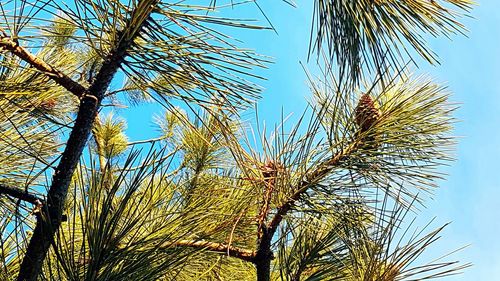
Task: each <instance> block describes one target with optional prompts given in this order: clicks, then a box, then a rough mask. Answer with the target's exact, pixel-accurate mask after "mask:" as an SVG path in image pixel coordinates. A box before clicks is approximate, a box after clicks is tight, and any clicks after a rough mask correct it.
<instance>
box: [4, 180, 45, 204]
mask: <svg viewBox="0 0 500 281" xmlns="http://www.w3.org/2000/svg"><path fill="white" fill-rule="evenodd" d="M0 194H5V195H8V196H11V197H14V198H17V199H19V200H22V201H26V202H28V203H31V204H33V205H39V204H43V202H44V200H43V199H41V198H39V197H37V196H36V195H34V194H31V193H28V192H27V191H25V190H24V189H22V188H19V187H14V186H8V185H4V184H0Z"/></svg>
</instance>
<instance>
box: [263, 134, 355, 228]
mask: <svg viewBox="0 0 500 281" xmlns="http://www.w3.org/2000/svg"><path fill="white" fill-rule="evenodd" d="M359 145H360V142H359V141H355V142H353V143H351V144H350V145H349V146H348V147H347V148H345V149H342V150H341V151H339V152H337V153H336V154H335V155H333V156H332V157H331V158H330V159H328V160H327V161H325V162H323V163H322V164H321V165H320V166H319V167H318V168H317V169H315V170H314V171H312V172H310V173H309V174H307V175H306V176H305V178H306V179H304V180H302V181H301V182H300V183H299V185H298V186H297V187H295V188H294V190H295V193H293V194H292V196H290V198H288V200H287V201H286V202H285V203H283V204H282V205H281V206H280V207H278V209H277V211H276V214H275V215H274V217H273V218H272V220H271V221H270V222H269V224H268V226H267V227H268V229H269V232H270V233H272V234H273V235H274V233H275V232H276V229H277V228H278V226H279V224H280V223H281V221H282V220H283V218H284V217H285V215H286V214H287V213H288V212H289V211H290V210H291V209H292V207H293V206H294V205H295V202H296V201H297V200H299V199H300V197H301V196H302V195H303V194H304V193H305V192H306V191H307V190H308V189H309V187H310V186H311V184H312V183H315V182H317V181H318V180H321V179H322V178H324V177H325V176H326V175H327V174H328V173H329V172H331V171H332V170H333V169H335V168H336V166H337V165H338V164H339V163H340V161H342V160H343V159H344V158H345V157H346V156H347V155H349V154H351V153H352V152H353V151H354V150H356V149H357V148H358V147H359Z"/></svg>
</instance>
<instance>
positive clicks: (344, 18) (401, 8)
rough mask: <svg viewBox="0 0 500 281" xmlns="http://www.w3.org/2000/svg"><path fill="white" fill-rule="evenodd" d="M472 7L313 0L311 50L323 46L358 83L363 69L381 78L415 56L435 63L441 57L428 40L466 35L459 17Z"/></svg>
mask: <svg viewBox="0 0 500 281" xmlns="http://www.w3.org/2000/svg"><path fill="white" fill-rule="evenodd" d="M472 4H473V2H472V1H470V0H410V1H398V0H354V1H352V0H325V1H315V4H314V13H315V18H314V21H315V22H314V24H313V27H314V33H315V35H316V37H315V38H314V41H311V49H312V50H313V49H315V50H317V52H318V53H320V50H321V49H323V48H325V49H326V50H327V51H328V56H329V57H331V59H332V60H333V59H335V60H336V62H337V63H338V65H340V66H341V67H342V68H341V69H342V70H344V73H348V74H349V75H351V76H352V77H353V78H354V79H358V78H360V77H361V75H363V73H364V72H363V71H362V68H363V65H367V66H368V69H371V70H376V71H377V72H378V73H379V74H382V73H386V71H387V69H390V68H393V69H395V70H396V71H397V70H400V69H401V68H402V66H403V65H404V64H405V63H404V62H405V61H406V60H407V59H408V58H411V57H413V56H414V54H417V55H419V56H421V57H422V58H423V59H425V60H426V61H428V62H429V63H431V64H435V63H437V62H438V61H437V55H436V54H435V53H434V52H433V51H432V50H431V49H430V48H429V47H428V45H427V43H426V37H428V35H431V36H434V37H437V36H440V35H443V36H446V37H449V36H450V35H451V34H453V33H463V32H464V31H465V27H464V25H462V24H461V23H460V22H459V21H458V19H459V18H460V17H462V16H463V15H464V14H467V12H468V11H469V10H470V9H471V6H472ZM323 45H324V46H323Z"/></svg>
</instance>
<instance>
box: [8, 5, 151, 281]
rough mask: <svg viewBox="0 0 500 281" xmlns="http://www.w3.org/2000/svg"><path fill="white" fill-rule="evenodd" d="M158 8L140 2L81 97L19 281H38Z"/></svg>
mask: <svg viewBox="0 0 500 281" xmlns="http://www.w3.org/2000/svg"><path fill="white" fill-rule="evenodd" d="M156 4H157V1H156V0H143V1H139V3H138V5H137V10H139V9H140V10H141V11H137V10H136V11H133V12H132V13H131V15H132V17H131V19H130V21H128V23H127V25H126V26H125V28H124V31H125V32H119V33H118V34H117V36H116V38H117V39H116V43H115V46H114V48H113V49H112V50H111V51H110V53H109V54H108V55H107V56H106V57H105V59H104V62H103V64H102V67H101V69H100V70H99V72H98V73H97V75H96V76H95V79H94V82H93V83H92V85H91V86H90V87H89V88H88V90H86V91H84V92H82V93H81V94H82V95H81V100H80V106H79V109H78V115H77V118H76V121H75V124H74V126H73V130H72V131H71V134H70V136H69V139H68V141H67V145H66V148H65V149H64V152H63V154H62V157H61V161H60V162H59V165H58V166H57V168H56V170H55V173H54V177H53V179H52V185H51V186H50V189H49V192H48V196H47V204H46V206H44V208H43V210H42V212H43V214H42V215H41V216H38V217H37V224H36V227H35V229H34V231H33V236H32V237H31V240H30V243H29V245H28V248H27V250H26V255H25V257H24V259H23V261H22V264H21V267H20V270H19V276H18V278H17V280H18V281H25V280H26V281H36V280H37V276H38V275H39V273H40V271H41V268H42V264H43V261H44V259H45V256H46V254H47V252H48V250H49V247H50V245H51V244H52V243H53V239H54V235H55V233H56V231H57V229H58V228H59V226H60V224H61V220H62V213H63V208H64V204H65V201H66V197H67V194H68V187H69V184H70V182H71V178H72V176H73V173H74V170H75V168H76V166H77V164H78V161H79V160H80V156H81V155H82V152H83V149H84V147H85V145H86V144H87V141H88V139H89V136H90V134H91V131H92V127H93V124H94V122H95V119H96V117H97V113H98V110H99V108H100V106H101V102H102V99H103V98H104V95H105V92H106V90H107V89H108V87H109V85H110V83H111V80H112V79H113V77H114V76H115V74H116V72H117V71H118V69H119V68H120V66H121V65H122V63H123V62H124V60H125V57H126V56H127V54H128V53H127V52H128V50H129V49H130V48H131V46H132V44H133V41H134V39H135V38H136V37H137V35H138V34H139V32H140V31H141V29H142V26H143V25H144V23H145V22H146V19H147V18H148V17H149V15H150V14H151V13H152V11H153V9H154V7H155V6H156ZM136 12H138V13H139V16H140V17H141V19H142V20H138V19H137V18H134V14H135V13H136ZM120 33H121V34H120ZM3 41H5V40H2V42H3Z"/></svg>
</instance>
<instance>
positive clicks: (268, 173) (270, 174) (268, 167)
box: [260, 160, 284, 180]
mask: <svg viewBox="0 0 500 281" xmlns="http://www.w3.org/2000/svg"><path fill="white" fill-rule="evenodd" d="M260 169H261V171H262V175H263V176H264V179H266V180H269V179H272V178H276V177H277V176H278V172H279V171H282V170H283V169H284V167H283V165H282V164H281V163H279V162H276V161H272V160H270V161H267V162H266V163H265V164H264V165H262V166H261V167H260Z"/></svg>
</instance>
